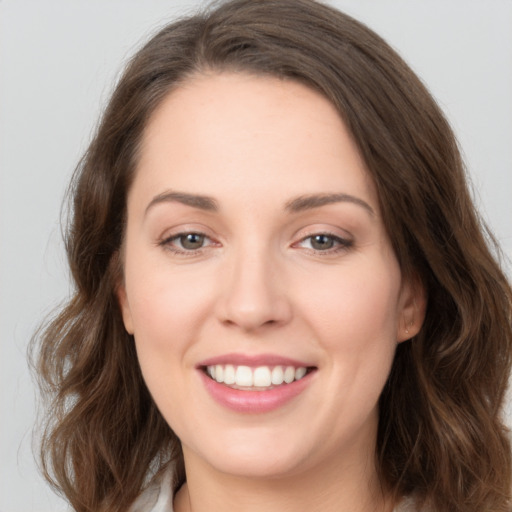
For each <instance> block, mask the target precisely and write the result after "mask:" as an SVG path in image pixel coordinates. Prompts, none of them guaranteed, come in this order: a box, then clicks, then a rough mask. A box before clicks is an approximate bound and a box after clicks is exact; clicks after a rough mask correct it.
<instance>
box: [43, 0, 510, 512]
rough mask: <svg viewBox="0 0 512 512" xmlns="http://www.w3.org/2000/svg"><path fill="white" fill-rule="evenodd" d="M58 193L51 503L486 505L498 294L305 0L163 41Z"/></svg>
mask: <svg viewBox="0 0 512 512" xmlns="http://www.w3.org/2000/svg"><path fill="white" fill-rule="evenodd" d="M72 195H73V211H72V221H71V225H70V227H69V232H68V239H67V242H68V245H67V249H68V254H69V261H70V266H71V270H72V274H73V278H74V281H75V284H76V293H75V295H74V297H73V299H72V300H71V301H70V302H69V304H67V306H66V307H65V308H64V309H63V311H62V312H61V314H60V315H59V316H58V317H57V318H56V319H55V320H54V321H53V322H52V323H51V324H49V325H48V326H47V328H46V330H45V331H44V333H43V335H42V337H41V349H40V350H41V352H40V359H39V372H40V375H41V376H42V379H43V386H44V387H45V388H44V389H45V390H46V391H47V392H48V394H49V396H50V398H51V399H52V400H53V401H52V402H51V412H52V416H51V418H50V422H49V424H48V428H47V430H46V435H45V439H44V443H43V446H42V454H43V464H44V468H45V471H46V474H47V477H48V478H49V479H50V480H51V481H52V482H53V483H54V485H55V486H57V487H58V488H59V489H61V490H62V491H63V492H64V493H65V495H66V496H67V498H68V499H69V501H70V503H71V504H72V506H73V507H74V509H75V510H78V511H92V510H94V511H98V510H109V511H110V510H115V511H121V510H127V509H131V510H132V511H139V510H144V511H146V510H147V511H151V510H152V511H153V512H160V511H164V510H165V511H169V510H172V509H173V508H174V510H175V511H176V512H183V511H187V510H193V511H201V510H203V509H206V508H208V510H226V509H238V510H265V511H271V510H274V509H277V508H278V507H279V509H280V510H283V509H284V510H288V509H289V510H292V509H293V510H312V509H313V510H317V509H318V510H324V511H329V510H337V511H343V510H347V511H348V510H350V511H357V510H365V511H366V510H375V511H385V512H390V511H392V510H435V511H453V510H461V511H475V512H476V511H479V512H480V511H505V510H510V484H511V458H510V445H509V439H508V436H507V432H506V429H505V427H504V425H503V423H502V419H501V411H502V405H503V399H504V393H505V388H506V384H507V379H508V376H509V373H510V361H511V342H512V332H511V324H510V318H511V298H512V294H511V290H510V287H509V285H508V283H507V281H506V279H505V277H504V276H503V274H502V272H501V271H500V269H499V266H498V265H497V263H496V261H495V259H494V258H493V256H492V254H491V252H490V250H489V248H488V245H487V239H488V238H490V239H491V241H492V237H490V236H489V235H487V234H486V232H485V230H484V229H483V228H482V226H481V223H480V221H479V219H478V217H477V215H476V213H475V210H474V207H473V205H472V202H471V199H470V196H469V194H468V191H467V187H466V183H465V176H464V170H463V166H462V163H461V159H460V155H459V153H458V150H457V146H456V142H455V139H454V136H453V134H452V132H451V130H450V128H449V126H448V124H447V122H446V120H445V119H444V117H443V115H442V113H441V112H440V110H439V108H438V107H437V106H436V104H435V103H434V101H433V100H432V98H431V97H430V95H429V94H428V92H427V91H426V90H425V88H424V87H423V86H422V84H421V83H420V81H419V80H418V79H417V78H416V77H415V75H414V74H413V73H412V71H411V70H410V69H409V68H408V67H407V66H406V65H405V64H404V63H403V61H402V60H401V59H400V58H399V57H398V56H397V55H396V54H395V53H394V51H393V50H391V49H390V48H389V46H388V45H387V44H386V43H385V42H384V41H383V40H382V39H380V38H379V37H378V36H377V35H375V34H374V33H373V32H371V31H370V30H368V29H367V28H366V27H364V26H362V25H361V24H359V23H358V22H356V21H354V20H353V19H351V18H349V17H348V16H346V15H344V14H342V13H339V12H338V11H335V10H333V9H332V8H329V7H327V6H324V5H322V4H318V3H315V2H312V1H309V0H299V1H296V0H293V1H292V0H275V1H274V0H270V1H266V2H259V1H257V2H255V1H250V0H236V1H233V2H228V3H225V4H221V5H220V6H219V7H217V8H216V9H213V10H211V11H210V12H208V13H206V14H204V15H198V16H195V17H191V18H187V19H183V20H181V21H178V22H176V23H173V24H171V25H169V26H168V27H166V28H164V29H163V30H162V31H161V32H160V33H159V34H157V35H156V36H155V37H154V38H153V39H152V40H151V41H149V42H148V43H147V44H146V46H145V47H144V48H142V49H141V50H140V51H139V52H138V53H137V55H135V57H134V58H133V59H132V61H131V62H130V64H129V66H128V67H127V69H126V71H125V73H124V75H123V77H122V78H121V80H120V82H119V84H118V86H117V88H116V90H115V92H114V94H113V96H112V99H111V101H110V103H109V105H108V107H107V109H106V111H105V114H104V117H103V119H102V122H101V124H100V126H99V128H98V132H97V134H96V137H95V138H94V140H93V142H92V143H91V145H90V147H89V149H88V151H87V153H86V155H85V156H84V158H83V160H82V162H81V164H80V166H79V168H78V170H77V173H76V175H75V179H74V182H73V188H72ZM172 507H173V508H172Z"/></svg>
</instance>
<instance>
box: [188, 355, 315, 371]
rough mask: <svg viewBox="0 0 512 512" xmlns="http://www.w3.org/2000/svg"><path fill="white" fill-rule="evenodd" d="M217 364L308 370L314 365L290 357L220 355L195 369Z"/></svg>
mask: <svg viewBox="0 0 512 512" xmlns="http://www.w3.org/2000/svg"><path fill="white" fill-rule="evenodd" d="M217 364H222V365H225V364H232V365H234V366H250V367H258V366H294V367H295V368H300V367H305V368H309V367H312V366H314V365H312V364H310V363H306V362H304V361H299V360H297V359H292V358H290V357H283V356H280V355H277V354H237V353H231V354H222V355H220V356H215V357H211V358H208V359H205V360H204V361H201V362H200V363H199V364H198V365H197V367H198V368H202V367H205V366H214V365H217Z"/></svg>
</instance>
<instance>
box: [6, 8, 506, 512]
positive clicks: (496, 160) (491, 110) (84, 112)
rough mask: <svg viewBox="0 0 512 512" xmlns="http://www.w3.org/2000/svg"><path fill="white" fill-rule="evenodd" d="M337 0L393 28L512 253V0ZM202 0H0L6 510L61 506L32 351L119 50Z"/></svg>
mask: <svg viewBox="0 0 512 512" xmlns="http://www.w3.org/2000/svg"><path fill="white" fill-rule="evenodd" d="M330 3H332V4H333V5H336V6H338V7H340V8H341V9H344V10H345V11H346V12H348V13H349V14H352V15H353V16H355V17H356V18H358V19H360V20H361V21H363V22H365V23H367V24H368V25H369V26H370V27H372V28H373V29H375V30H376V31H377V32H378V33H380V34H381V35H382V36H384V37H385V38H386V39H387V40H388V41H389V42H390V43H391V44H392V45H393V46H394V47H395V48H396V49H398V51H399V52H400V53H401V55H402V56H403V57H404V58H405V59H406V60H407V61H408V62H409V64H410V65H411V66H412V68H413V69H414V70H415V71H416V72H417V73H418V74H419V76H420V77H421V78H422V79H423V80H424V81H425V82H426V84H427V85H428V86H429V88H430V90H431V91H432V93H433V94H434V96H435V97H436V99H437V100H438V102H439V103H440V105H441V107H442V108H443V109H444V111H445V112H446V114H447V116H448V118H449V119H450V121H451V123H452V125H453V127H454V129H455V132H456V134H457V136H458V138H459V141H460V144H461V146H462V149H463V152H464V155H465V159H466V162H467V165H468V169H469V172H470V174H471V176H472V181H473V186H474V189H475V196H476V197H475V199H476V202H477V204H478V206H479V208H480V209H481V211H482V214H483V215H484V217H485V218H486V219H487V220H488V222H489V223H490V225H491V226H492V228H493V230H494V232H495V234H496V236H497V238H498V239H499V240H500V241H501V243H502V245H503V248H504V250H505V252H506V254H507V255H508V257H511V256H512V201H511V196H512V138H511V136H512V30H511V27H512V1H511V0H486V1H485V2H484V1H476V0H416V1H411V0H339V1H332V2H330ZM197 5H198V2H197V1H196V2H192V1H189V2H187V1H173V0H144V1H143V0H108V1H105V0H0V418H1V423H0V512H32V511H33V512H50V511H52V512H56V511H59V510H66V506H65V504H64V502H63V501H61V500H60V499H58V498H57V497H56V496H55V495H53V493H52V492H51V491H50V490H49V489H48V488H47V486H46V484H45V483H44V482H43V480H42V478H41V477H40V476H39V474H38V473H37V469H36V466H35V464H34V462H33V456H32V448H31V443H32V426H33V423H34V418H35V413H36V409H37V400H36V392H35V387H34V385H33V382H32V380H31V377H30V374H29V371H28V366H27V362H26V349H27V344H28V342H29V339H30V337H31V335H32V333H33V331H34V329H35V328H36V326H37V324H38V323H39V322H40V321H41V319H42V318H43V316H44V315H45V314H46V313H48V312H49V311H51V309H52V308H53V307H55V306H56V305H57V304H58V303H59V302H60V301H62V300H63V299H64V298H65V297H66V296H67V294H68V292H69V289H70V286H69V284H68V280H67V276H68V274H67V269H66V265H65V256H64V252H63V244H62V241H61V231H60V224H59V219H60V209H61V203H62V199H63V195H64V192H65V189H66V185H67V182H68V180H69V177H70V174H71V172H72V170H73V168H74V166H75V165H76V162H77V161H78V159H79V157H80V155H81V153H82V152H83V151H84V149H85V147H86V146H87V143H88V140H89V138H90V135H91V133H92V131H93V128H94V126H95V122H96V120H97V118H98V115H99V112H100V111H101V108H102V105H104V103H105V101H106V99H107V97H108V95H109V92H110V91H111V88H112V84H113V82H114V80H115V78H116V77H117V76H118V73H119V71H120V70H121V68H122V64H123V62H125V61H126V59H127V57H128V56H129V55H131V54H132V53H133V51H134V49H136V48H137V47H138V46H140V44H141V43H142V42H143V41H145V40H146V39H147V38H148V36H149V34H151V33H152V32H154V31H155V30H156V29H157V28H158V27H160V26H162V25H163V24H164V23H165V22H166V21H168V20H170V19H172V18H174V17H175V16H177V15H179V14H187V13H189V12H191V11H192V10H194V9H195V8H196V7H197ZM413 214H414V212H411V215H413ZM508 269H509V270H508V272H509V275H510V266H509V267H508Z"/></svg>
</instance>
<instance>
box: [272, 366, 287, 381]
mask: <svg viewBox="0 0 512 512" xmlns="http://www.w3.org/2000/svg"><path fill="white" fill-rule="evenodd" d="M283 382H284V372H283V367H282V366H275V367H274V369H273V370H272V384H274V386H279V385H280V384H282V383H283Z"/></svg>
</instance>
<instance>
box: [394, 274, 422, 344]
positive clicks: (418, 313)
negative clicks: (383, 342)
mask: <svg viewBox="0 0 512 512" xmlns="http://www.w3.org/2000/svg"><path fill="white" fill-rule="evenodd" d="M426 310H427V292H426V290H425V285H424V284H423V282H422V280H421V279H420V277H419V276H418V275H417V274H414V275H412V276H411V277H409V278H408V279H404V282H403V283H402V289H401V291H400V300H399V311H398V316H397V324H398V325H397V341H398V342H399V343H400V342H402V341H406V340H409V339H411V338H413V337H414V336H416V335H417V334H418V333H419V332H420V329H421V327H422V325H423V322H424V320H425V313H426Z"/></svg>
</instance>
